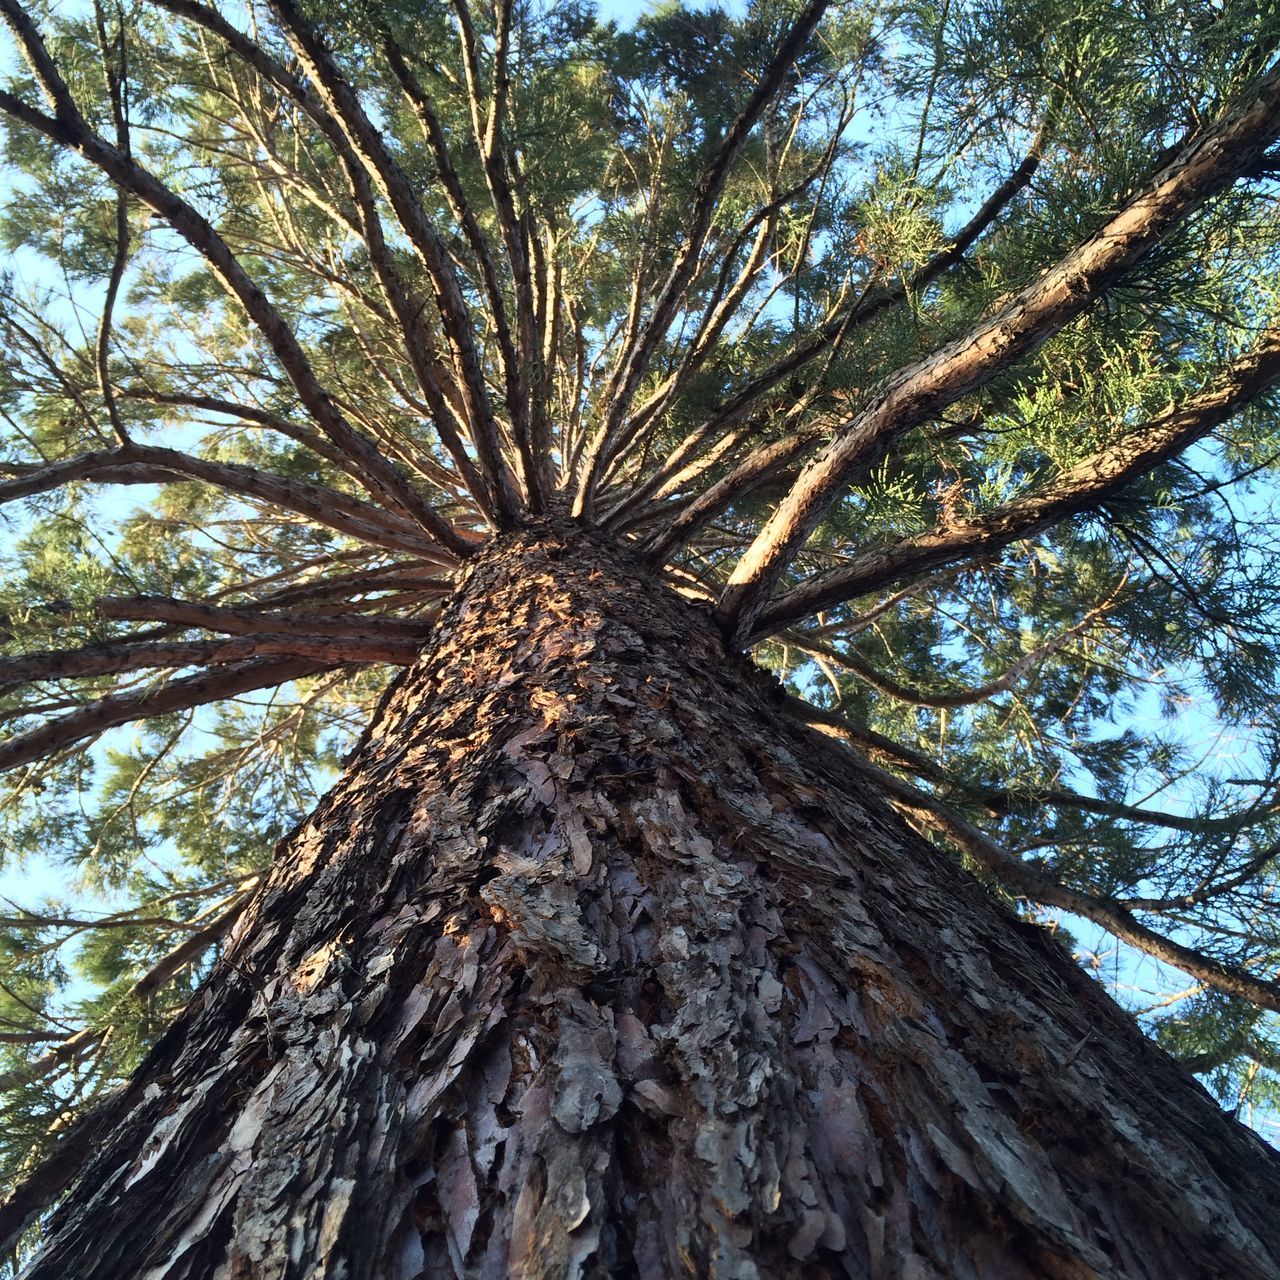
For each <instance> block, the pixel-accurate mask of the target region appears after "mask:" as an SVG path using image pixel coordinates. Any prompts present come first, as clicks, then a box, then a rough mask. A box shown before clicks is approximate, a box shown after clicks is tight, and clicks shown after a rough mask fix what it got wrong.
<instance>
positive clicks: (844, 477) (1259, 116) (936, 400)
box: [718, 64, 1280, 643]
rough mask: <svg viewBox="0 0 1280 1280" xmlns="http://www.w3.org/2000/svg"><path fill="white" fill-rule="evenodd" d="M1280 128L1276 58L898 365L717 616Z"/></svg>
mask: <svg viewBox="0 0 1280 1280" xmlns="http://www.w3.org/2000/svg"><path fill="white" fill-rule="evenodd" d="M1277 134H1280V64H1277V65H1276V66H1275V67H1273V68H1272V70H1271V71H1270V72H1269V73H1268V74H1267V75H1266V76H1265V77H1264V78H1263V79H1262V80H1261V81H1259V82H1257V83H1256V84H1255V85H1254V86H1253V87H1252V88H1251V90H1250V91H1249V92H1248V93H1247V94H1246V95H1245V96H1244V98H1243V100H1242V102H1240V103H1239V104H1237V106H1236V107H1235V108H1234V109H1233V110H1232V111H1230V112H1229V113H1228V114H1227V115H1226V116H1225V117H1224V118H1223V119H1222V120H1221V121H1220V122H1219V123H1218V124H1217V125H1216V126H1214V127H1213V128H1212V129H1209V130H1207V131H1205V132H1204V133H1202V134H1201V135H1200V136H1198V137H1197V138H1195V139H1193V140H1192V141H1191V142H1190V143H1189V144H1188V145H1187V146H1186V147H1184V148H1183V149H1182V150H1181V151H1180V152H1179V154H1178V155H1177V157H1176V158H1175V159H1174V160H1173V161H1172V162H1171V163H1170V164H1168V165H1166V166H1165V167H1164V168H1163V169H1162V170H1161V171H1160V173H1159V174H1158V175H1157V177H1156V178H1155V180H1154V181H1153V182H1152V183H1151V184H1150V185H1148V186H1147V187H1146V188H1145V189H1143V190H1142V191H1141V192H1139V193H1138V194H1137V195H1136V196H1133V197H1132V198H1131V199H1129V200H1128V201H1126V202H1125V204H1124V206H1123V207H1122V208H1121V210H1120V212H1119V213H1117V214H1116V215H1115V216H1114V217H1112V218H1111V219H1110V220H1109V221H1108V222H1107V223H1106V224H1105V225H1104V226H1103V227H1102V228H1101V229H1100V230H1099V231H1098V232H1096V233H1095V234H1094V235H1093V236H1091V237H1090V238H1089V239H1087V240H1086V241H1085V242H1084V243H1083V244H1081V245H1080V246H1079V247H1078V248H1076V249H1074V250H1073V251H1072V252H1070V253H1068V254H1067V255H1066V256H1065V257H1063V258H1062V259H1060V260H1059V262H1058V263H1057V264H1055V265H1054V266H1053V267H1051V268H1050V269H1049V270H1048V271H1046V272H1044V274H1042V275H1041V276H1040V278H1039V279H1037V280H1036V281H1035V282H1034V283H1032V284H1030V285H1028V286H1027V287H1026V288H1025V289H1023V290H1022V291H1021V292H1020V293H1018V294H1017V295H1016V296H1015V297H1014V298H1013V299H1012V300H1011V301H1010V302H1008V303H1006V304H1005V305H1004V306H1003V307H1001V308H1000V309H999V310H998V311H997V312H996V313H995V314H994V315H992V316H990V317H989V318H988V319H986V320H984V321H982V322H981V323H980V324H979V325H977V326H976V327H975V328H974V329H972V330H971V331H970V332H969V333H967V334H965V335H964V336H963V337H961V338H959V339H957V340H955V341H953V342H950V343H948V344H947V345H946V346H944V347H943V348H942V349H941V350H940V351H937V352H934V353H933V354H931V355H929V356H926V357H924V358H923V359H921V360H918V361H916V362H915V363H914V364H911V365H909V366H907V367H906V368H905V369H902V370H900V371H899V372H897V373H895V374H893V375H892V376H891V377H890V378H888V379H886V380H885V381H884V382H882V383H881V384H880V386H879V387H877V388H876V389H875V390H874V391H873V392H872V393H871V394H870V395H869V396H868V398H867V402H866V404H865V405H864V407H863V408H862V409H861V410H860V411H859V412H858V413H857V414H856V415H855V416H854V417H852V418H851V419H850V420H849V421H848V422H847V423H846V424H845V425H844V426H843V428H841V429H840V430H839V432H838V433H837V435H836V438H835V439H834V440H833V441H832V443H831V444H830V445H829V446H828V447H827V448H826V449H825V450H824V451H823V452H822V453H821V454H820V455H819V456H818V457H817V458H816V459H814V461H813V462H811V463H810V464H809V465H808V466H807V467H806V468H805V470H804V472H803V473H802V474H801V476H800V478H799V479H798V480H797V481H796V483H795V485H794V486H793V487H792V489H791V491H790V493H789V494H788V495H787V496H786V498H784V499H783V501H782V502H781V504H780V505H779V506H778V508H777V510H776V511H775V512H774V514H773V516H772V517H771V518H770V520H769V521H768V522H767V523H766V525H765V526H764V528H763V529H762V530H761V531H760V533H759V534H758V536H757V537H756V539H755V541H754V542H753V543H752V544H751V546H750V548H748V550H747V552H746V554H745V555H744V556H743V557H742V559H741V560H740V561H739V563H738V566H737V568H736V569H735V570H734V572H733V574H732V576H731V577H730V579H729V583H728V586H727V587H726V588H725V592H724V596H723V598H722V600H721V604H720V608H719V610H718V616H719V619H720V622H721V625H722V627H723V628H724V629H725V631H726V634H727V635H729V637H730V638H731V639H732V640H733V641H735V642H738V643H741V642H743V641H745V640H746V639H747V638H748V637H749V636H750V635H752V634H754V633H757V632H758V628H757V627H756V625H755V621H756V617H757V615H758V614H759V613H760V612H761V611H762V610H763V609H764V608H765V605H766V601H767V598H768V596H769V594H770V593H771V592H772V590H773V587H774V586H775V585H776V584H777V582H778V581H779V580H780V579H781V577H782V575H783V574H784V573H785V572H786V570H787V567H788V566H789V565H790V564H791V562H792V561H793V560H794V559H795V557H796V555H797V554H798V553H799V551H800V549H801V548H802V547H803V546H804V544H805V542H806V541H807V540H808V538H809V536H810V534H812V533H813V531H814V530H815V529H816V528H817V526H818V525H819V524H820V523H821V521H822V519H823V518H824V517H825V516H826V514H827V512H828V511H830V509H831V508H832V506H833V505H834V504H835V502H836V501H837V500H838V499H839V497H840V495H841V493H842V492H843V490H844V488H845V485H846V484H847V482H848V480H849V478H850V477H851V476H852V475H853V474H854V473H855V472H865V471H866V469H867V468H869V467H873V466H875V465H876V463H877V462H878V461H879V460H880V459H881V458H883V457H884V456H885V454H886V453H887V452H888V450H889V449H891V448H892V447H893V446H894V444H895V443H896V442H897V441H898V440H900V439H901V438H902V437H903V436H904V435H905V434H906V433H907V432H908V431H910V430H912V429H913V428H915V427H917V426H919V425H920V424H921V423H923V422H925V421H927V420H929V419H930V418H932V417H934V416H936V415H937V414H939V413H941V412H942V411H943V410H944V409H946V408H947V407H948V406H949V405H951V404H953V403H954V402H955V401H956V400H958V399H960V398H961V397H962V396H964V395H967V394H969V393H970V392H972V391H975V390H977V389H978V388H980V387H982V386H984V385H985V384H986V383H987V382H989V381H990V380H991V379H992V378H994V377H995V376H996V375H997V374H998V373H1000V372H1001V371H1003V370H1004V369H1007V368H1009V367H1010V366H1011V365H1013V364H1015V363H1016V362H1017V361H1019V360H1021V359H1023V358H1024V357H1025V356H1027V355H1030V354H1031V353H1032V352H1033V351H1035V350H1036V349H1037V348H1038V347H1040V346H1041V345H1043V344H1044V343H1045V342H1046V341H1048V339H1049V338H1051V337H1052V336H1053V335H1054V334H1056V333H1057V332H1059V331H1060V330H1061V329H1062V327H1063V326H1064V325H1065V324H1066V323H1067V322H1068V321H1070V320H1072V319H1074V318H1075V317H1076V316H1078V315H1080V314H1081V313H1082V312H1083V311H1085V310H1086V309H1087V308H1088V307H1089V306H1090V305H1092V304H1093V303H1094V302H1095V301H1096V300H1097V299H1098V298H1099V297H1101V296H1102V295H1103V294H1104V293H1105V292H1106V291H1107V290H1108V289H1109V288H1110V287H1111V286H1112V285H1114V284H1115V283H1116V282H1117V281H1118V280H1120V279H1121V277H1122V276H1123V275H1124V273H1125V272H1126V271H1128V270H1130V269H1131V268H1132V267H1133V266H1135V265H1136V264H1137V263H1138V262H1140V261H1141V260H1142V259H1143V258H1144V257H1145V256H1146V255H1147V254H1148V253H1150V252H1151V250H1152V249H1153V248H1154V247H1155V246H1156V245H1158V244H1159V243H1161V241H1162V240H1163V239H1164V238H1165V237H1166V236H1167V235H1168V234H1169V233H1170V232H1171V231H1172V230H1173V229H1174V228H1175V227H1177V226H1178V225H1180V224H1181V223H1182V222H1184V221H1185V220H1186V219H1187V218H1188V217H1190V215H1191V214H1192V213H1194V212H1195V211H1196V210H1197V209H1198V208H1200V207H1201V205H1203V204H1204V203H1205V201H1206V200H1208V199H1210V198H1211V197H1212V196H1214V195H1216V194H1217V193H1218V192H1220V191H1222V190H1224V189H1225V188H1226V187H1228V186H1229V185H1230V184H1231V183H1232V182H1234V181H1235V180H1236V178H1237V177H1238V176H1239V175H1240V174H1242V173H1243V172H1245V171H1246V170H1247V169H1248V168H1249V166H1250V165H1251V164H1253V163H1254V162H1255V161H1256V159H1257V157H1258V156H1260V155H1261V154H1263V152H1264V151H1265V150H1266V148H1267V147H1268V146H1269V145H1270V144H1271V143H1272V142H1273V141H1274V140H1275V138H1276V136H1277Z"/></svg>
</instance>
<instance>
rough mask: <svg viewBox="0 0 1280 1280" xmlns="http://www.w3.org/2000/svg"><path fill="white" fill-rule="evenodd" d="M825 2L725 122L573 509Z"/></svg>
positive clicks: (817, 3)
mask: <svg viewBox="0 0 1280 1280" xmlns="http://www.w3.org/2000/svg"><path fill="white" fill-rule="evenodd" d="M828 4H829V0H809V3H808V4H806V5H805V7H804V9H803V10H802V11H801V12H800V14H799V15H798V16H797V17H796V19H795V21H794V22H793V24H792V26H791V29H790V30H789V31H788V33H787V35H786V37H785V38H784V39H783V40H782V41H781V42H780V44H779V46H778V51H777V53H776V55H775V56H774V59H773V61H772V63H771V64H770V66H769V68H768V70H767V71H766V72H765V73H764V75H763V76H761V78H760V82H759V84H757V86H756V88H755V90H754V91H753V93H752V95H751V97H750V98H749V99H748V100H747V103H746V105H745V106H744V107H743V108H742V110H741V112H740V113H739V114H738V117H737V119H736V120H734V122H733V124H732V125H731V126H730V127H729V130H728V132H727V133H726V135H725V138H724V141H723V142H722V143H721V145H720V149H719V151H718V152H717V153H716V156H715V158H714V159H713V160H712V162H711V164H710V166H709V167H708V169H707V171H706V173H705V174H703V176H702V178H701V179H700V180H699V183H698V186H697V189H696V190H695V192H694V196H693V200H692V202H691V204H692V207H691V209H690V211H689V219H688V227H689V230H688V232H687V233H686V237H685V241H684V244H683V245H682V246H681V248H680V250H679V252H678V253H677V255H676V258H675V261H674V262H673V263H672V265H671V270H670V272H669V273H668V275H667V278H666V280H664V281H663V283H662V285H661V286H660V287H659V289H658V293H657V297H656V298H655V300H654V303H653V307H652V310H651V311H650V314H649V318H648V320H647V321H645V322H644V324H643V325H641V326H640V327H639V328H638V330H637V332H636V333H635V336H634V338H633V339H632V340H630V341H629V342H628V343H627V345H626V346H625V347H624V348H623V350H622V351H621V352H620V353H619V357H618V362H617V364H616V365H615V368H614V372H613V375H612V376H611V378H610V380H609V385H608V388H607V390H606V393H605V396H604V404H605V406H606V408H605V416H604V419H603V421H602V422H601V424H600V427H599V429H598V430H597V432H596V434H595V436H594V437H593V438H592V440H591V443H590V444H589V445H588V447H587V449H586V451H585V453H584V455H583V459H582V464H581V472H582V476H581V480H580V482H579V485H578V492H577V495H576V497H575V500H574V511H575V514H579V515H581V514H589V513H590V509H591V503H592V495H593V493H594V490H595V486H596V484H597V483H598V481H599V479H600V471H601V467H602V466H603V465H604V464H607V463H608V462H610V461H611V460H612V457H613V454H614V452H615V448H616V445H617V442H618V434H619V431H620V428H621V426H622V424H623V422H624V421H625V419H626V415H627V414H628V413H629V412H630V409H631V401H632V399H633V398H634V396H635V392H636V389H637V387H638V386H639V385H640V379H641V378H642V377H643V376H644V373H645V370H646V369H647V368H648V367H649V363H650V361H651V359H652V357H653V353H654V351H655V350H656V348H657V346H658V344H659V342H661V340H662V338H663V336H664V335H665V334H666V332H667V330H668V329H669V328H670V327H671V322H672V320H673V319H674V318H675V314H676V310H677V308H678V307H679V304H680V299H681V297H682V296H683V294H684V290H685V288H686V286H687V285H688V284H689V281H690V280H691V279H692V278H693V273H694V271H695V269H696V268H697V265H698V259H699V257H700V255H701V253H702V248H703V245H704V244H705V243H706V238H707V233H708V231H709V230H710V228H711V219H712V215H713V214H714V212H715V207H716V202H717V200H718V198H719V196H720V193H721V191H722V190H723V189H724V184H725V182H726V180H727V179H728V177H729V174H730V172H731V170H732V169H733V166H734V163H735V161H736V160H737V158H738V154H739V152H740V151H741V150H742V147H743V145H744V144H745V142H746V140H747V137H748V135H749V134H750V133H751V131H752V129H754V128H755V126H756V124H757V122H758V121H759V120H760V117H761V116H762V115H763V114H764V112H765V110H766V108H767V107H768V106H769V104H770V103H771V102H772V101H773V100H774V98H775V97H776V96H777V94H778V93H779V92H780V91H781V89H782V87H783V85H784V83H785V82H786V78H787V76H788V74H789V73H790V70H791V67H792V65H793V64H794V62H795V60H796V58H797V57H799V55H800V53H801V52H802V50H803V49H804V47H805V45H806V44H807V42H808V40H809V36H810V35H811V34H812V33H813V29H814V28H815V27H816V26H817V25H818V22H819V20H820V19H821V17H822V15H823V14H824V13H825V12H826V9H827V7H828Z"/></svg>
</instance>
